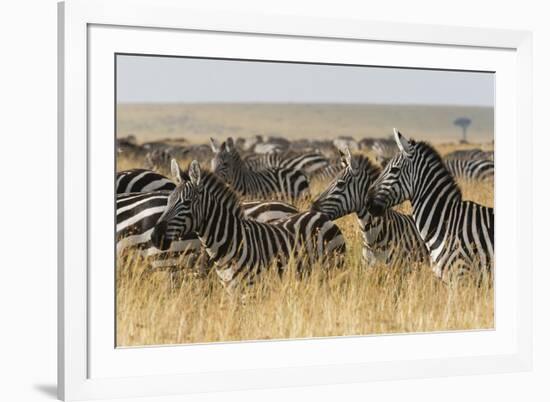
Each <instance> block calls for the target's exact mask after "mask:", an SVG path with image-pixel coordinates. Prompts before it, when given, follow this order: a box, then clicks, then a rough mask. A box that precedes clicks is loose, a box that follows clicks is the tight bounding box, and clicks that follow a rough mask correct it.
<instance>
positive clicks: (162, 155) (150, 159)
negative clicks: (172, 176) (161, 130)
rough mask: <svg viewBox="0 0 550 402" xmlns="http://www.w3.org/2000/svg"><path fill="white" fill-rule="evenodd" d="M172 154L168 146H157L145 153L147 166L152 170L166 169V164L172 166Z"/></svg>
mask: <svg viewBox="0 0 550 402" xmlns="http://www.w3.org/2000/svg"><path fill="white" fill-rule="evenodd" d="M172 158H173V156H172V154H171V153H170V150H169V149H167V148H155V149H153V150H151V151H149V152H147V154H146V155H145V167H146V168H147V169H150V170H155V171H160V170H164V169H165V168H166V166H170V162H171V161H172Z"/></svg>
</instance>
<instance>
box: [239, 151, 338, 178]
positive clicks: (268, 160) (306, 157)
mask: <svg viewBox="0 0 550 402" xmlns="http://www.w3.org/2000/svg"><path fill="white" fill-rule="evenodd" d="M243 161H244V162H245V163H246V165H247V166H248V168H249V169H251V170H256V171H258V170H263V169H267V168H283V169H293V170H301V171H302V172H304V173H305V174H306V175H307V176H309V177H311V176H312V175H315V174H316V173H317V172H319V171H322V170H323V169H324V168H326V167H327V166H328V165H329V161H328V159H327V158H326V157H325V156H323V155H321V154H320V153H317V152H308V153H305V154H299V155H295V154H292V153H287V154H280V153H269V154H263V155H262V154H251V155H248V156H246V157H244V158H243Z"/></svg>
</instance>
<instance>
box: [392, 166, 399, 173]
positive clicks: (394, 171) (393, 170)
mask: <svg viewBox="0 0 550 402" xmlns="http://www.w3.org/2000/svg"><path fill="white" fill-rule="evenodd" d="M390 173H391V174H397V173H399V168H398V167H397V166H393V167H392V168H391V169H390Z"/></svg>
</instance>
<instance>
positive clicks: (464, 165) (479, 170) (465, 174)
mask: <svg viewBox="0 0 550 402" xmlns="http://www.w3.org/2000/svg"><path fill="white" fill-rule="evenodd" d="M443 163H444V164H445V167H446V168H447V170H448V171H449V172H450V173H451V174H452V175H453V176H454V177H455V178H457V179H465V180H479V181H485V180H492V179H493V178H494V176H495V163H494V162H493V161H492V160H489V159H471V160H467V159H446V160H444V161H443Z"/></svg>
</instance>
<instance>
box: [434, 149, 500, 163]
mask: <svg viewBox="0 0 550 402" xmlns="http://www.w3.org/2000/svg"><path fill="white" fill-rule="evenodd" d="M493 157H494V154H493V151H482V150H481V149H479V148H476V149H459V150H456V151H453V152H451V153H448V154H446V155H445V156H444V157H443V159H444V160H446V159H449V160H452V159H462V160H474V159H486V160H493Z"/></svg>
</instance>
